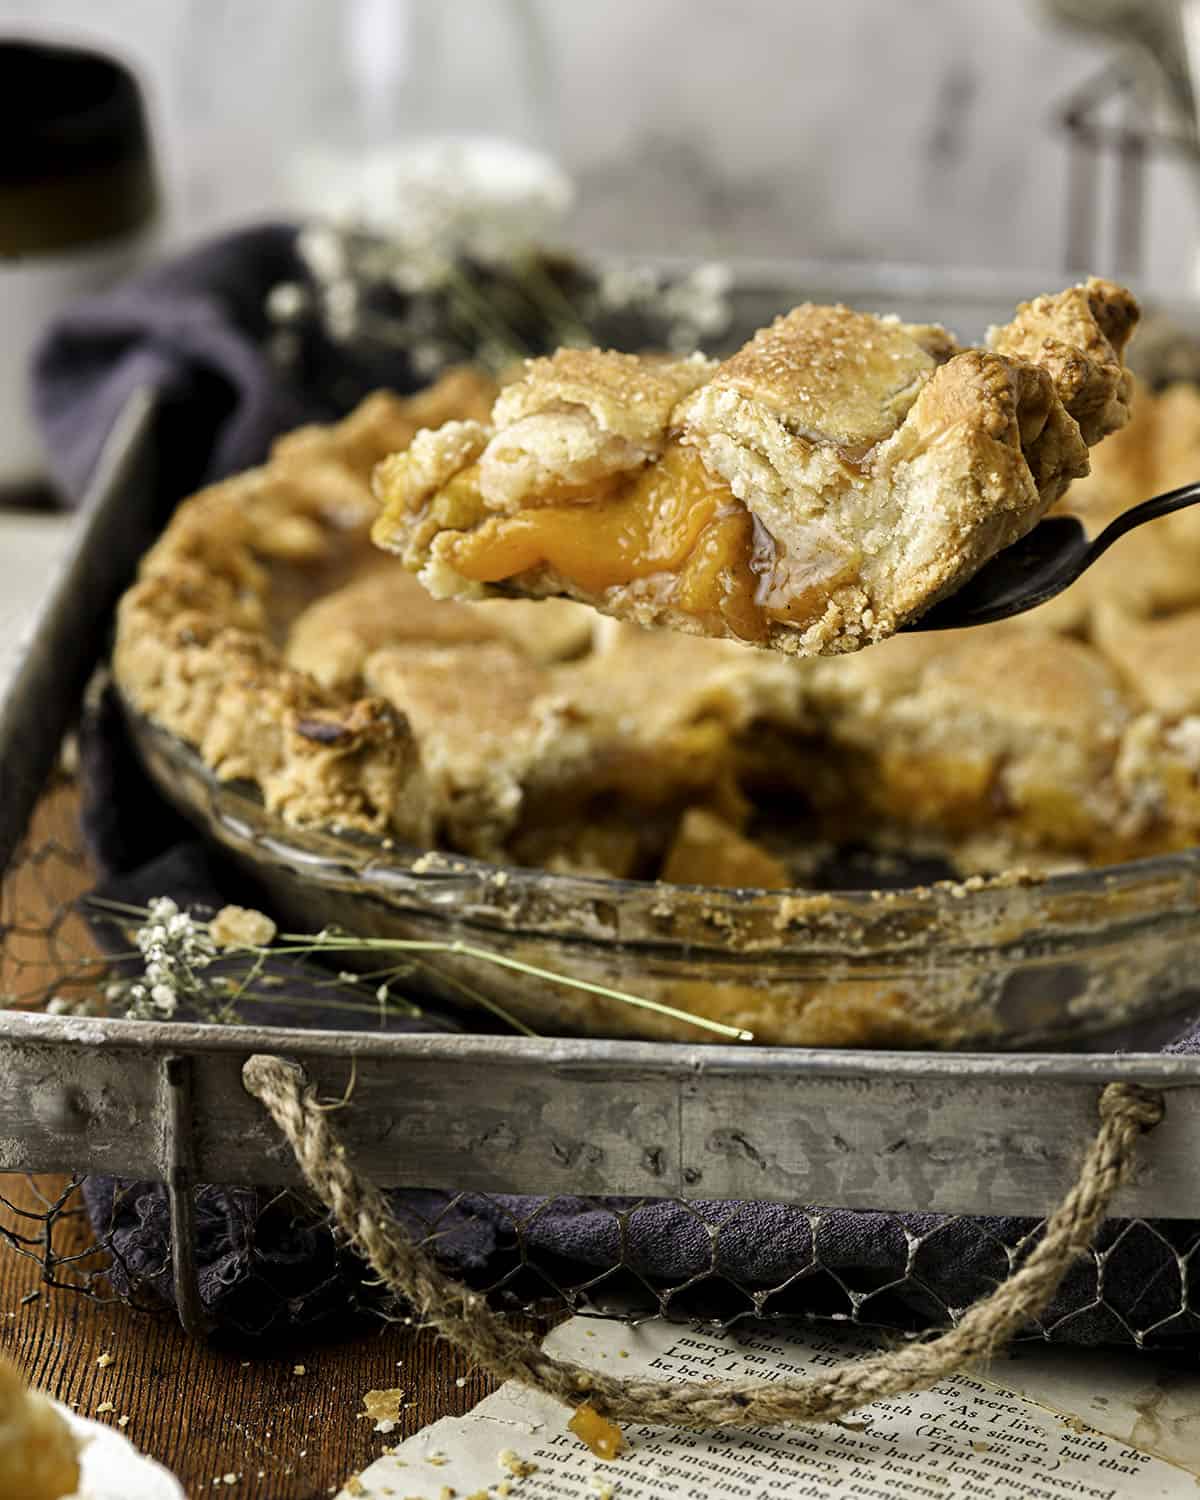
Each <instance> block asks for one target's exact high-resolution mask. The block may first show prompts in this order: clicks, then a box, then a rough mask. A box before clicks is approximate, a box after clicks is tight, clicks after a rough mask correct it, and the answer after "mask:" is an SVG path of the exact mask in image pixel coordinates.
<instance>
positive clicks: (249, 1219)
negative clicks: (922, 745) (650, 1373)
mask: <svg viewBox="0 0 1200 1500" xmlns="http://www.w3.org/2000/svg"><path fill="white" fill-rule="evenodd" d="M77 806H78V802H77V796H76V791H75V788H74V784H73V778H72V775H71V773H70V770H69V761H68V763H67V765H65V766H60V768H59V770H58V771H57V772H56V774H55V776H54V778H53V779H52V781H51V783H50V785H49V786H48V787H47V789H46V791H45V793H44V795H43V797H42V798H41V801H40V802H39V805H38V807H37V809H36V811H35V814H34V817H33V820H32V823H31V826H30V830H29V834H28V837H27V838H26V840H25V842H24V843H23V845H22V846H21V848H20V850H19V851H18V853H17V855H16V856H15V858H14V859H13V860H12V861H11V862H10V866H9V870H8V873H7V875H6V877H5V879H4V882H3V888H2V894H0V993H2V994H3V997H4V1003H5V1005H6V1006H10V1007H17V1008H20V1009H28V1010H39V1009H40V1010H48V1011H50V1012H56V1011H57V1012H63V1011H66V1012H69V1013H71V1014H84V1015H87V1014H103V1013H104V1010H105V1006H106V1001H105V987H106V983H105V981H106V976H107V975H108V974H109V973H110V968H109V965H110V959H109V957H108V955H107V954H106V953H105V951H104V948H103V946H102V944H101V943H100V942H99V941H98V938H97V934H96V928H95V924H94V923H93V922H91V921H89V919H88V917H87V915H86V911H85V909H84V907H83V906H82V904H81V903H82V898H83V897H84V896H85V894H86V893H87V892H88V890H89V889H90V887H91V885H92V883H93V878H94V872H93V870H92V869H91V867H90V864H89V859H88V856H87V854H86V852H85V850H84V849H83V847H82V844H81V840H80V837H79V834H78V830H77ZM345 1107H346V1108H349V1109H352V1108H354V1107H355V1105H354V1101H353V1099H352V1098H351V1099H350V1100H349V1102H348V1103H347V1104H346V1106H345ZM89 1165H90V1164H89V1163H88V1162H87V1161H85V1160H81V1161H80V1162H79V1163H78V1170H77V1172H76V1173H75V1174H74V1175H71V1176H66V1177H28V1176H25V1175H17V1174H7V1175H0V1245H2V1246H3V1247H4V1249H3V1250H0V1253H4V1250H6V1251H7V1252H8V1253H10V1254H13V1255H17V1256H23V1257H26V1258H28V1259H29V1260H31V1261H33V1262H35V1263H36V1265H37V1267H38V1274H39V1277H40V1281H41V1283H42V1284H44V1285H46V1286H48V1287H53V1288H57V1289H60V1290H63V1291H68V1292H74V1293H78V1294H79V1295H81V1296H86V1297H89V1298H91V1299H93V1300H97V1301H101V1302H104V1301H113V1302H120V1303H123V1304H126V1305H127V1306H130V1307H132V1308H134V1309H136V1310H138V1311H139V1312H143V1313H146V1314H150V1315H159V1316H162V1315H170V1314H171V1313H172V1310H173V1309H174V1308H175V1307H177V1306H182V1305H183V1303H184V1301H185V1300H186V1297H185V1295H184V1294H183V1288H182V1285H181V1283H182V1282H187V1283H189V1284H190V1286H191V1287H193V1288H195V1289H196V1290H197V1291H198V1293H199V1305H200V1306H201V1307H202V1309H203V1312H204V1315H205V1319H206V1322H207V1324H208V1326H209V1327H210V1328H212V1329H216V1330H220V1331H221V1332H223V1333H228V1334H231V1335H237V1336H240V1337H251V1338H276V1337H284V1336H286V1335H287V1334H288V1333H289V1332H293V1331H298V1330H300V1329H305V1328H312V1327H316V1326H319V1325H321V1324H323V1323H326V1322H329V1321H330V1320H344V1319H345V1318H346V1317H347V1316H361V1317H362V1319H363V1320H364V1322H368V1323H369V1321H370V1320H373V1319H384V1320H391V1319H401V1320H403V1319H406V1318H408V1317H409V1316H410V1313H409V1310H408V1309H407V1308H406V1307H404V1306H402V1305H400V1304H398V1303H397V1302H396V1301H395V1299H394V1298H392V1297H391V1296H390V1295H389V1294H388V1293H387V1292H386V1290H385V1289H382V1288H380V1287H379V1286H378V1285H377V1284H376V1283H375V1282H374V1281H373V1280H372V1278H371V1276H370V1275H369V1273H368V1272H367V1270H366V1268H365V1267H364V1266H363V1265H362V1264H361V1262H360V1261H359V1260H358V1259H357V1258H356V1257H355V1256H354V1254H353V1253H352V1252H350V1251H349V1250H348V1249H347V1247H346V1246H345V1245H344V1244H343V1243H342V1242H341V1241H340V1240H339V1238H338V1236H337V1235H336V1234H335V1233H334V1231H333V1229H332V1227H331V1225H330V1223H329V1220H328V1217H327V1215H326V1214H325V1212H324V1210H323V1209H322V1208H321V1206H320V1205H319V1204H317V1203H316V1202H315V1201H314V1200H312V1199H311V1198H310V1197H308V1196H307V1195H306V1194H305V1193H304V1192H299V1191H294V1190H279V1189H273V1188H272V1189H266V1188H261V1189H255V1188H243V1187H236V1188H234V1187H222V1186H220V1185H215V1184H208V1185H202V1186H199V1187H197V1188H195V1189H194V1190H193V1195H192V1197H193V1203H192V1209H193V1211H192V1214H191V1216H190V1218H191V1221H192V1226H193V1229H194V1238H193V1239H192V1241H191V1242H190V1243H188V1244H186V1245H181V1246H178V1247H177V1246H175V1245H174V1244H173V1243H172V1233H173V1227H174V1228H175V1229H177V1228H178V1225H179V1222H180V1221H179V1219H178V1218H177V1217H173V1215H172V1212H171V1202H170V1195H169V1193H168V1190H167V1188H166V1187H165V1186H164V1185H163V1184H162V1183H159V1182H151V1181H126V1180H117V1179H114V1178H112V1177H106V1176H102V1175H99V1174H96V1173H94V1172H92V1173H89V1172H88V1170H87V1169H88V1167H89ZM389 1201H390V1203H391V1207H392V1211H393V1213H394V1215H395V1217H396V1219H397V1221H398V1222H399V1223H400V1224H401V1226H402V1227H403V1228H404V1229H405V1230H406V1231H407V1232H409V1233H410V1234H412V1235H413V1236H414V1237H415V1238H417V1239H418V1240H419V1241H420V1242H421V1243H422V1244H424V1245H425V1246H426V1247H427V1248H429V1249H430V1250H431V1251H432V1252H433V1253H434V1254H435V1255H436V1256H437V1257H438V1258H439V1260H440V1261H441V1262H442V1263H443V1264H444V1265H445V1266H447V1267H448V1268H449V1269H450V1270H451V1271H452V1272H454V1273H455V1274H457V1275H460V1276H461V1277H462V1278H463V1279H464V1280H465V1281H467V1282H468V1283H469V1284H470V1285H472V1286H473V1287H474V1288H475V1289H477V1290H479V1291H483V1292H486V1293H487V1294H488V1296H489V1298H490V1300H491V1302H492V1304H493V1305H494V1306H495V1307H496V1308H497V1309H498V1310H499V1311H501V1312H502V1313H505V1314H511V1315H513V1316H519V1317H521V1318H522V1319H525V1320H529V1319H532V1320H533V1321H534V1322H535V1323H536V1324H539V1325H542V1326H548V1325H549V1324H551V1323H553V1322H554V1321H556V1320H557V1319H558V1318H560V1317H562V1316H564V1315H566V1314H568V1313H576V1314H582V1315H584V1316H592V1317H602V1318H620V1319H625V1320H628V1321H631V1322H641V1321H645V1320H648V1319H666V1320H673V1321H677V1322H684V1323H690V1324H692V1325H695V1326H701V1327H705V1328H708V1329H711V1330H724V1329H728V1328H730V1327H731V1326H732V1325H734V1324H736V1323H739V1322H741V1321H743V1320H747V1319H775V1318H779V1319H787V1318H795V1317H797V1316H801V1317H808V1318H814V1319H823V1320H830V1321H835V1322H841V1323H853V1324H858V1325H860V1326H863V1327H866V1328H872V1329H880V1330H886V1331H888V1332H891V1333H892V1334H896V1335H913V1334H917V1333H920V1332H922V1331H924V1330H927V1329H930V1328H934V1327H944V1326H947V1325H950V1324H953V1323H954V1322H955V1321H957V1319H958V1318H959V1317H960V1316H961V1315H962V1313H963V1311H964V1310H965V1308H966V1307H967V1306H969V1305H970V1304H971V1303H972V1302H973V1301H975V1300H977V1299H978V1298H980V1297H983V1296H985V1295H987V1294H988V1293H989V1292H990V1291H991V1290H993V1289H994V1288H995V1287H996V1286H997V1285H998V1284H999V1283H1000V1282H1001V1281H1003V1280H1004V1279H1005V1278H1006V1277H1007V1276H1008V1275H1009V1274H1010V1273H1011V1272H1012V1271H1013V1270H1014V1269H1015V1267H1016V1266H1017V1265H1018V1264H1019V1263H1020V1261H1021V1260H1022V1259H1023V1257H1024V1256H1025V1255H1026V1254H1027V1253H1028V1251H1029V1249H1030V1247H1031V1246H1032V1244H1033V1243H1035V1242H1036V1240H1037V1237H1038V1236H1039V1235H1040V1233H1041V1229H1042V1224H1041V1222H1040V1221H1037V1220H1031V1219H1016V1218H997V1217H992V1218H978V1217H970V1216H966V1215H962V1214H920V1215H914V1214H911V1213H905V1214H899V1213H885V1212H861V1211H860V1212H853V1213H852V1212H850V1211H848V1210H845V1209H839V1208H836V1207H831V1208H821V1207H813V1206H804V1205H795V1206H790V1205H786V1204H777V1203H772V1204H765V1203H730V1202H713V1201H701V1200H686V1199H683V1198H673V1197H664V1198H582V1197H580V1198H573V1197H572V1198H566V1197H562V1196H558V1197H553V1198H533V1197H517V1196H512V1195H499V1194H488V1193H479V1192H469V1193H467V1192H464V1193H448V1192H441V1191H423V1190H420V1189H406V1190H403V1191H396V1192H393V1193H392V1194H391V1195H390V1200H389ZM980 1208H981V1210H982V1209H985V1208H986V1205H984V1204H981V1205H980ZM177 1252H182V1253H177ZM1198 1253H1200V1223H1196V1222H1193V1221H1164V1220H1157V1221H1153V1222H1151V1221H1149V1220H1147V1219H1130V1220H1113V1221H1110V1222H1109V1223H1108V1224H1107V1225H1106V1226H1105V1228H1104V1230H1103V1232H1102V1234H1101V1236H1100V1237H1099V1239H1098V1240H1097V1242H1096V1244H1095V1245H1094V1246H1093V1247H1092V1249H1091V1250H1090V1252H1089V1253H1088V1255H1087V1256H1086V1257H1084V1258H1082V1259H1081V1260H1080V1261H1079V1263H1078V1264H1077V1266H1076V1267H1075V1268H1074V1270H1073V1271H1072V1272H1071V1273H1070V1275H1069V1276H1068V1278H1067V1281H1066V1282H1065V1283H1064V1285H1063V1287H1062V1288H1061V1289H1060V1291H1059V1293H1058V1295H1057V1296H1056V1298H1055V1300H1054V1302H1053V1304H1052V1305H1051V1307H1050V1308H1049V1309H1048V1311H1047V1313H1046V1314H1045V1316H1044V1317H1043V1318H1042V1319H1041V1320H1040V1321H1039V1322H1038V1323H1037V1324H1036V1325H1035V1326H1033V1327H1031V1328H1030V1329H1029V1330H1028V1336H1029V1337H1033V1338H1042V1339H1045V1340H1048V1341H1054V1342H1076V1343H1079V1342H1082V1343H1093V1344H1094V1343H1115V1344H1124V1345H1133V1346H1136V1347H1139V1348H1155V1349H1190V1348H1194V1347H1195V1341H1196V1339H1197V1336H1198V1334H1200V1315H1198V1310H1197V1282H1196V1271H1195V1265H1196V1260H1197V1255H1198Z"/></svg>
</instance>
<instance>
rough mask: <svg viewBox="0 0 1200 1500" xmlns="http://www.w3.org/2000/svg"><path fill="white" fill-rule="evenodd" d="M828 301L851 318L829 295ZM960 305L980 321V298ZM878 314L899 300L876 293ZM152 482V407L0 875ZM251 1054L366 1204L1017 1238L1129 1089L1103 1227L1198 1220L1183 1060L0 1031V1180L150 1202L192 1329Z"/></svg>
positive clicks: (8, 791) (52, 699) (1194, 1103)
mask: <svg viewBox="0 0 1200 1500" xmlns="http://www.w3.org/2000/svg"><path fill="white" fill-rule="evenodd" d="M776 284H778V283H776ZM822 289H823V290H824V288H822ZM831 289H832V290H834V291H835V292H836V291H837V290H838V288H837V287H836V286H834V287H832V288H831ZM841 290H842V293H843V294H844V295H847V296H849V295H853V288H852V287H850V286H849V285H848V284H847V283H846V282H845V281H843V283H842V288H841ZM976 290H977V291H979V292H980V297H979V299H978V301H979V305H980V307H983V306H984V305H985V303H986V293H987V288H979V289H976ZM877 292H878V296H879V297H880V299H881V301H882V300H890V301H897V299H902V292H901V291H900V290H898V289H895V288H893V289H892V290H890V291H889V289H888V287H887V286H886V285H880V286H879V287H878V289H877ZM994 295H995V294H994V290H993V291H992V296H994ZM900 305H901V306H903V301H902V300H901V304H900ZM983 316H984V318H985V320H986V318H987V317H990V305H989V306H988V311H986V312H984V314H983ZM164 483H165V481H164V470H163V467H162V464H161V462H160V455H159V453H158V452H157V449H156V441H155V413H154V403H153V401H152V399H151V398H150V397H149V396H142V397H139V398H138V399H137V400H135V401H134V402H133V403H131V406H130V408H129V409H128V410H127V412H126V413H125V416H124V418H123V420H122V422H121V423H120V424H119V427H118V429H117V430H116V431H115V432H114V434H113V437H112V439H111V441H110V443H109V445H108V450H107V452H106V455H105V460H104V463H103V464H102V466H101V470H100V472H99V475H98V477H97V479H96V482H95V484H94V485H93V487H92V491H91V494H90V495H89V497H88V499H87V502H86V504H85V506H84V507H83V510H82V512H81V514H80V516H79V519H78V521H77V524H76V527H75V532H74V536H73V540H72V544H71V546H70V549H69V554H68V557H67V559H66V562H65V565H64V567H63V568H62V570H61V571H60V574H59V576H58V578H57V579H56V580H55V582H54V585H53V587H52V588H51V590H50V591H49V593H48V596H47V598H46V601H45V604H44V606H43V608H42V609H41V611H40V613H39V615H38V617H37V619H36V621H35V622H34V627H33V630H32V633H31V635H30V636H29V639H28V642H27V645H26V646H25V648H24V650H23V652H22V653H20V654H19V656H18V659H17V660H16V661H15V663H14V665H13V667H12V668H10V669H9V670H8V672H7V676H6V677H4V678H0V873H2V872H3V870H4V867H5V865H6V863H7V862H8V860H9V859H10V858H11V857H12V855H13V852H14V850H15V848H16V846H17V844H18V841H19V839H20V836H21V834H22V831H23V830H24V828H25V826H26V823H27V820H28V818H29V815H30V812H31V809H32V808H33V806H34V803H35V801H36V799H37V797H38V794H39V791H40V789H41V787H42V785H43V783H44V780H45V778H46V776H47V775H48V773H49V771H50V768H51V766H52V764H53V762H54V759H55V757H56V755H57V752H58V746H59V743H60V740H61V736H62V734H63V732H64V730H65V729H66V728H67V727H68V725H69V724H70V722H71V720H72V717H73V715H74V713H75V711H76V708H77V705H78V703H79V698H80V694H81V692H82V688H83V685H84V683H85V681H86V679H87V676H88V674H89V672H90V671H91V670H92V668H93V667H94V665H95V663H96V661H97V660H98V659H99V658H100V656H101V654H102V652H103V648H104V646H105V642H106V634H107V631H106V622H107V620H108V617H109V615H110V614H111V610H112V606H113V604H114V602H115V600H116V598H117V596H118V594H119V592H120V590H121V589H122V588H123V587H124V585H125V584H126V583H127V582H128V580H129V578H130V577H131V575H132V572H133V569H134V567H135V564H136V559H137V557H138V556H139V555H140V552H141V551H142V550H143V549H144V547H145V545H146V544H147V543H148V542H149V540H150V539H151V537H152V536H153V534H154V530H155V526H156V521H157V519H158V517H159V514H160V512H161V503H160V496H161V493H162V489H163V486H164ZM264 1052H266V1053H274V1054H280V1055H284V1056H288V1057H291V1058H295V1059H297V1060H298V1061H299V1062H300V1063H301V1064H302V1065H303V1067H304V1068H305V1070H306V1071H307V1072H308V1074H309V1075H310V1077H311V1078H312V1079H313V1080H314V1082H316V1083H318V1084H319V1086H320V1087H321V1089H322V1091H323V1092H325V1093H327V1094H330V1095H337V1094H339V1093H341V1092H342V1091H343V1089H344V1088H345V1086H346V1083H347V1080H348V1077H349V1074H350V1071H351V1069H352V1068H353V1069H354V1071H355V1075H356V1083H355V1095H354V1107H353V1109H350V1110H347V1111H346V1112H345V1113H344V1115H343V1116H342V1118H341V1121H340V1126H341V1130H342V1133H343V1135H344V1137H345V1139H346V1141H347V1144H348V1147H349V1149H350V1151H351V1152H352V1153H353V1155H354V1157H355V1160H356V1161H357V1162H359V1163H360V1164H361V1165H362V1166H363V1167H364V1168H365V1169H367V1170H368V1171H370V1172H371V1173H372V1174H373V1175H374V1176H375V1177H376V1178H377V1180H379V1181H380V1182H381V1183H384V1184H389V1185H397V1186H398V1185H414V1184H420V1185H421V1186H422V1187H430V1188H438V1187H444V1188H447V1189H478V1190H481V1191H490V1192H521V1193H524V1192H528V1193H551V1194H554V1193H571V1194H580V1195H586V1194H589V1193H592V1194H597V1193H604V1194H630V1195H642V1196H645V1197H647V1198H651V1197H672V1196H678V1197H684V1198H686V1197H689V1196H691V1197H701V1196H702V1197H704V1198H720V1197H742V1198H758V1199H767V1200H777V1201H782V1202H793V1203H795V1202H804V1203H815V1204H837V1205H842V1206H846V1207H870V1208H878V1209H890V1210H905V1209H907V1210H913V1209H921V1210H925V1211H931V1212H947V1213H962V1212H974V1213H989V1214H990V1213H1012V1214H1028V1215H1033V1216H1037V1215H1041V1214H1042V1213H1044V1212H1045V1211H1046V1210H1047V1209H1048V1208H1049V1207H1050V1206H1051V1205H1052V1204H1053V1203H1054V1202H1055V1201H1056V1200H1057V1199H1058V1198H1059V1197H1060V1196H1061V1195H1062V1193H1063V1192H1064V1191H1065V1189H1066V1188H1067V1187H1068V1186H1069V1185H1070V1183H1071V1181H1072V1179H1073V1175H1074V1173H1075V1170H1076V1168H1077V1166H1078V1162H1079V1159H1080V1157H1081V1155H1082V1153H1083V1150H1084V1148H1085V1146H1086V1144H1087V1143H1088V1141H1089V1140H1090V1138H1091V1137H1092V1135H1093V1133H1094V1121H1095V1105H1096V1099H1097V1096H1098V1093H1099V1091H1100V1089H1101V1087H1102V1086H1103V1085H1104V1084H1106V1083H1108V1082H1110V1081H1113V1080H1129V1081H1132V1082H1137V1083H1140V1084H1144V1085H1148V1086H1152V1087H1154V1088H1160V1089H1165V1090H1169V1091H1170V1099H1169V1104H1168V1112H1167V1118H1166V1121H1165V1122H1164V1124H1163V1126H1162V1127H1160V1128H1159V1129H1158V1130H1157V1131H1156V1132H1155V1133H1154V1134H1153V1135H1152V1137H1150V1138H1149V1139H1148V1140H1147V1141H1146V1143H1145V1149H1144V1153H1143V1155H1142V1157H1141V1166H1140V1169H1139V1171H1138V1174H1137V1176H1136V1178H1135V1180H1134V1181H1133V1182H1132V1183H1131V1184H1130V1185H1129V1186H1128V1187H1127V1188H1126V1189H1125V1190H1124V1191H1123V1192H1122V1194H1121V1196H1120V1198H1119V1199H1118V1201H1117V1205H1116V1208H1117V1211H1118V1212H1119V1213H1121V1214H1123V1215H1137V1216H1144V1217H1162V1218H1172V1219H1177V1218H1187V1217H1196V1218H1200V1150H1198V1149H1197V1146H1198V1145H1200V1057H1190V1056H1166V1055H1158V1054H1139V1053H1125V1054H1119V1055H1118V1054H1098V1055H1092V1056H1078V1055H1056V1054H1045V1053H1023V1054H1008V1055H974V1054H965V1053H961V1054H946V1053H936V1054H935V1053H921V1052H916V1053H914V1052H904V1053H898V1052H871V1053H865V1052H862V1051H833V1050H804V1049H798V1048H766V1047H754V1046H742V1047H729V1046H712V1045H705V1046H700V1047H696V1046H689V1045H680V1044H674V1043H658V1042H638V1041H606V1040H592V1039H579V1040H575V1039H570V1040H564V1039H530V1038H524V1037H510V1036H495V1037H492V1036H443V1035H437V1036H433V1035H405V1036H394V1035H393V1036H386V1035H371V1034H364V1033H361V1032H355V1033H342V1032H330V1031H323V1032H317V1031H305V1030H300V1029H287V1028H262V1027H250V1026H239V1027H236V1028H226V1027H218V1026H206V1025H180V1024H163V1023H155V1022H137V1021H126V1020H111V1019H91V1018H87V1019H85V1018H81V1017H55V1016H49V1015H40V1014H22V1013H18V1012H12V1011H7V1012H6V1011H0V1080H2V1084H3V1086H2V1087H0V1170H3V1171H8V1172H18V1171H74V1172H77V1173H78V1172H97V1173H103V1174H113V1175H118V1176H132V1177H139V1176H141V1177H149V1178H153V1179H156V1180H158V1181H161V1182H164V1183H165V1184H166V1185H167V1188H168V1192H169V1195H170V1200H171V1210H172V1228H173V1234H172V1255H173V1259H174V1275H175V1283H176V1289H177V1299H178V1306H179V1309H180V1312H181V1316H182V1317H183V1320H184V1322H185V1324H187V1325H188V1326H190V1327H194V1328H200V1327H201V1326H202V1323H203V1318H202V1314H201V1310H200V1308H199V1303H198V1298H197V1294H196V1290H195V1284H194V1267H193V1265H192V1251H191V1246H192V1234H191V1226H192V1214H193V1199H192V1193H191V1191H190V1190H191V1188H192V1186H193V1185H194V1184H197V1183H203V1182H212V1181H230V1182H245V1183H255V1184H263V1185H267V1184H272V1183H280V1184H287V1183H293V1182H295V1181H296V1180H297V1173H296V1168H295V1165H294V1163H293V1161H292V1157H291V1154H290V1152H289V1151H287V1149H286V1148H285V1147H284V1146H283V1145H282V1143H281V1142H280V1141H279V1140H278V1138H277V1137H276V1136H275V1134H274V1132H273V1130H272V1128H271V1127H270V1126H269V1123H268V1122H267V1121H266V1119H265V1117H264V1116H263V1115H262V1113H261V1111H260V1108H259V1106H258V1105H257V1103H256V1102H255V1101H254V1100H252V1099H251V1098H250V1097H249V1096H248V1095H247V1094H246V1093H245V1092H244V1090H243V1087H242V1083H241V1067H242V1064H243V1062H244V1061H245V1059H246V1058H247V1057H249V1056H250V1055H252V1054H254V1053H264Z"/></svg>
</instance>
